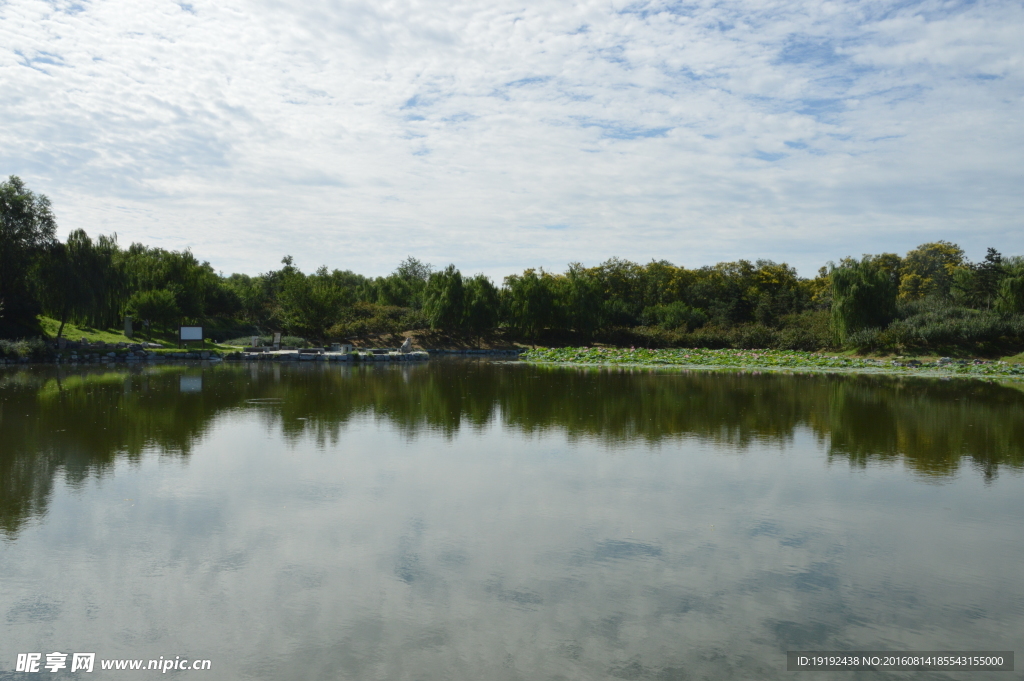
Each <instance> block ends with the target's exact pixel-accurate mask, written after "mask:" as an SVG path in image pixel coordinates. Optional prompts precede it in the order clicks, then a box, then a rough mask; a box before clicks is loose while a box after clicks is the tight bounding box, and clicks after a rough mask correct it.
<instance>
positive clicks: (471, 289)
mask: <svg viewBox="0 0 1024 681" xmlns="http://www.w3.org/2000/svg"><path fill="white" fill-rule="evenodd" d="M465 300H466V328H468V329H469V330H470V331H472V332H473V333H475V334H477V335H478V336H479V335H481V334H483V333H484V332H485V331H488V330H489V329H493V328H494V327H495V326H497V325H498V318H499V312H500V306H501V300H500V297H499V295H498V289H497V287H495V285H494V284H493V283H492V282H491V280H490V279H488V278H487V277H486V276H485V275H483V274H478V275H476V276H474V277H473V278H471V279H468V280H466V283H465Z"/></svg>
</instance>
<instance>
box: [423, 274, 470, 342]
mask: <svg viewBox="0 0 1024 681" xmlns="http://www.w3.org/2000/svg"><path fill="white" fill-rule="evenodd" d="M465 298H466V294H465V290H464V287H463V284H462V274H461V273H460V272H459V271H458V270H457V269H455V265H448V267H446V268H444V269H443V270H441V271H440V272H434V273H433V274H431V275H430V278H429V279H428V280H427V285H426V287H425V288H424V290H423V313H424V314H426V315H427V320H429V322H430V328H432V329H450V330H456V329H461V328H463V325H464V323H465V316H466V300H465Z"/></svg>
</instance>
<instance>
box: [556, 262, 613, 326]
mask: <svg viewBox="0 0 1024 681" xmlns="http://www.w3.org/2000/svg"><path fill="white" fill-rule="evenodd" d="M557 282H558V302H559V305H560V306H561V308H562V314H561V318H562V319H563V320H564V321H565V323H566V324H567V325H568V326H569V327H570V328H572V329H575V330H576V331H577V332H578V333H580V334H582V335H583V336H585V337H588V338H589V337H590V336H592V335H593V334H594V333H595V332H596V331H597V330H598V329H600V328H601V325H602V323H603V315H602V304H603V301H602V295H601V281H600V280H599V279H598V276H597V275H596V273H595V272H594V271H593V270H588V269H586V268H584V267H583V265H581V264H580V263H578V262H577V263H571V264H570V265H569V269H568V270H566V273H565V276H563V277H558V279H557Z"/></svg>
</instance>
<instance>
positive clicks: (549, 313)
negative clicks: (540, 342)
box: [502, 269, 557, 339]
mask: <svg viewBox="0 0 1024 681" xmlns="http://www.w3.org/2000/svg"><path fill="white" fill-rule="evenodd" d="M553 279H554V277H552V276H551V275H550V274H548V273H547V272H545V271H544V270H541V271H540V274H538V273H537V271H536V270H533V269H529V270H526V271H525V272H523V273H522V274H521V275H517V274H512V275H509V276H507V277H505V288H504V289H503V291H502V299H503V305H502V307H503V309H504V312H505V314H504V316H505V319H506V321H507V322H508V325H509V326H511V327H512V328H513V329H515V330H517V331H519V332H520V333H522V334H525V335H526V336H528V337H530V338H533V339H536V338H537V337H538V336H539V335H540V332H541V331H543V330H544V329H545V328H546V327H548V326H550V325H551V324H552V322H553V321H554V320H555V318H556V313H557V308H556V305H555V302H556V298H555V291H554V282H553Z"/></svg>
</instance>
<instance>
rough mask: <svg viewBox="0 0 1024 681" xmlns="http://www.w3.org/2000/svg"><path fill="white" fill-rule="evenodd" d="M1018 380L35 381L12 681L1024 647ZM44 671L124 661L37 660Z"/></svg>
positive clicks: (621, 668) (442, 370) (17, 418)
mask: <svg viewBox="0 0 1024 681" xmlns="http://www.w3.org/2000/svg"><path fill="white" fill-rule="evenodd" d="M1022 387H1024V386H1022V385H1021V384H1011V383H1007V384H998V383H986V382H981V381H973V380H937V379H914V378H907V377H904V378H896V377H887V376H873V375H859V376H858V375H843V376H827V375H819V374H788V375H787V374H779V373H761V374H758V373H757V372H748V373H716V372H685V371H671V370H658V371H655V370H646V369H623V368H616V369H578V368H572V367H545V366H536V365H528V364H522V363H515V362H507V363H500V362H487V361H466V360H452V361H447V360H432V361H430V362H429V363H423V364H419V365H414V364H401V365H395V366H385V365H372V366H339V365H328V364H306V363H303V364H298V363H295V364H274V365H265V364H264V365H257V364H247V365H237V364H235V365H228V364H220V365H215V366H200V365H194V366H153V367H134V368H131V369H128V368H124V369H116V368H109V367H108V368H99V367H95V368H86V367H82V368H75V367H67V366H64V367H59V368H58V367H44V366H32V367H22V368H8V369H6V370H3V371H0V679H8V678H10V679H15V678H17V679H22V678H24V679H30V678H41V677H45V678H98V679H103V678H111V679H115V678H116V679H130V678H153V675H154V674H155V673H157V672H154V671H146V670H143V671H137V672H132V671H127V670H122V671H117V670H110V671H104V670H102V669H101V668H100V663H101V660H116V659H126V660H128V659H142V660H145V661H148V660H150V659H160V660H161V663H162V661H163V660H181V659H186V660H210V664H211V669H210V670H209V671H192V670H189V671H174V670H172V671H171V672H169V673H170V675H171V676H174V677H178V678H185V677H188V678H211V679H212V678H217V679H273V680H278V679H280V680H285V679H288V680H295V679H359V680H369V679H381V680H384V679H388V680H391V679H401V680H409V681H414V680H427V679H439V680H440V679H460V680H461V679H466V680H470V679H472V680H491V679H493V680H498V681H501V680H506V679H508V680H511V679H530V680H533V679H538V680H545V681H546V680H555V679H573V680H575V679H588V680H590V679H654V680H661V681H671V680H679V679H753V678H758V679H781V678H790V677H792V675H793V674H794V673H796V672H787V671H786V652H787V651H790V650H844V651H860V650H889V651H913V650H929V651H930V650H946V651H963V650H1014V649H1017V650H1020V649H1021V646H1020V643H1021V640H1022V637H1024V579H1022V577H1021V566H1022V565H1024V476H1022V472H1024V390H1022ZM32 652H36V653H41V654H42V662H41V664H45V663H46V661H47V657H46V656H47V654H49V653H53V652H60V653H62V654H72V653H75V652H92V653H95V665H96V668H95V670H94V672H93V673H92V674H88V675H84V676H83V672H81V671H76V672H75V673H71V672H70V667H71V664H70V663H71V658H70V657H69V658H68V660H67V663H68V668H66V669H60V670H58V673H51V672H48V671H46V670H45V669H41V673H40V674H30V673H27V674H22V673H18V672H16V671H15V669H16V658H17V656H18V654H19V653H21V654H24V653H32ZM1020 668H1021V667H1020V663H1018V666H1017V669H1018V670H1019V669H1020ZM796 674H797V677H798V678H814V679H832V678H835V679H869V678H870V679H873V680H878V679H887V678H914V679H967V678H985V679H992V678H1011V677H1013V678H1022V677H1021V676H1020V672H1019V671H1018V672H1012V673H1004V674H999V673H995V674H993V673H991V672H957V673H945V672H891V673H889V672H885V673H879V672H852V671H841V672H811V673H809V675H804V674H801V673H796Z"/></svg>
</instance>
